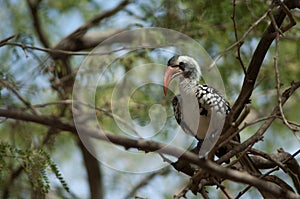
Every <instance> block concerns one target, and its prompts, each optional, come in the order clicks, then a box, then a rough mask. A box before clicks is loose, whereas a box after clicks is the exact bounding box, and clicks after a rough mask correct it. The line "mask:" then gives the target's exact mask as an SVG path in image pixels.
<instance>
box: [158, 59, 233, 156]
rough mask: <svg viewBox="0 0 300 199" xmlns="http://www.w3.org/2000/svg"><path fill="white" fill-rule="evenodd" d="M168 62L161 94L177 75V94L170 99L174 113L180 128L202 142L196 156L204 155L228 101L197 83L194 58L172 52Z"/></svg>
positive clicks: (197, 68)
mask: <svg viewBox="0 0 300 199" xmlns="http://www.w3.org/2000/svg"><path fill="white" fill-rule="evenodd" d="M167 65H168V66H167V70H166V72H165V75H164V94H165V95H166V94H167V91H168V87H169V84H170V82H171V81H172V80H173V79H176V78H179V85H178V86H179V94H178V95H175V97H174V98H173V99H172V106H173V111H174V116H175V119H176V121H177V123H178V124H179V125H180V126H181V128H182V130H183V131H184V132H185V133H187V134H190V135H192V136H194V137H195V138H196V139H197V140H198V141H199V143H200V145H202V146H201V148H200V152H199V157H200V158H204V157H205V156H207V155H208V153H209V152H210V150H211V149H212V148H213V146H214V145H215V144H216V142H217V139H218V137H219V135H220V134H221V131H222V128H223V125H224V122H225V118H226V116H227V115H228V114H229V113H230V104H229V103H228V101H226V99H225V98H224V97H223V95H222V94H221V93H220V92H219V91H218V90H216V89H215V88H213V87H211V86H209V85H207V84H200V83H199V80H200V77H201V76H202V73H201V68H200V66H199V64H198V63H197V61H196V60H195V59H194V58H192V57H190V56H187V55H175V56H173V57H171V58H170V59H169V61H168V64H167ZM201 149H203V150H201Z"/></svg>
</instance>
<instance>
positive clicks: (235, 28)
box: [231, 0, 246, 74]
mask: <svg viewBox="0 0 300 199" xmlns="http://www.w3.org/2000/svg"><path fill="white" fill-rule="evenodd" d="M235 15H236V0H233V1H232V15H231V19H232V23H233V29H234V37H235V40H236V41H238V40H239V38H238V34H237V25H236V21H235ZM242 45H243V42H241V43H239V44H238V45H237V57H236V58H237V60H238V61H239V62H240V64H241V66H242V69H243V71H244V74H246V68H245V65H244V63H243V60H242V57H241V47H242Z"/></svg>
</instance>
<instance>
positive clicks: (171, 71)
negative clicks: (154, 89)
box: [164, 66, 181, 95]
mask: <svg viewBox="0 0 300 199" xmlns="http://www.w3.org/2000/svg"><path fill="white" fill-rule="evenodd" d="M180 73H181V70H180V69H179V68H178V67H171V66H168V68H167V70H166V72H165V76H164V94H165V95H166V94H167V91H168V87H169V84H170V82H171V80H172V79H174V78H175V77H177V76H178V75H179V74H180Z"/></svg>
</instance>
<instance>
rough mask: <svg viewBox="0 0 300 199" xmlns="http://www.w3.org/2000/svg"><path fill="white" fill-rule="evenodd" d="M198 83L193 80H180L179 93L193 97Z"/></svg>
mask: <svg viewBox="0 0 300 199" xmlns="http://www.w3.org/2000/svg"><path fill="white" fill-rule="evenodd" d="M197 85H198V81H197V80H195V79H189V78H181V79H180V81H179V92H180V94H185V95H190V94H192V95H195V93H196V89H197Z"/></svg>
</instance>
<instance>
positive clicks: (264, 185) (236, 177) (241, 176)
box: [0, 109, 300, 198]
mask: <svg viewBox="0 0 300 199" xmlns="http://www.w3.org/2000/svg"><path fill="white" fill-rule="evenodd" d="M0 116H2V117H9V118H14V119H19V120H23V121H31V122H36V123H39V124H43V125H47V126H53V127H56V128H60V129H61V130H66V131H70V132H73V133H75V132H76V128H75V127H74V126H72V125H70V124H66V123H63V122H61V121H60V120H57V119H56V118H53V117H48V116H35V115H32V114H28V113H23V112H20V111H15V110H6V109H0ZM77 129H78V130H79V131H80V132H82V133H85V135H87V136H90V137H93V138H96V139H99V140H103V141H106V142H110V143H113V144H117V145H120V146H124V147H125V148H126V149H129V148H136V149H139V150H143V151H146V152H159V153H165V154H168V155H171V156H174V157H177V158H179V157H180V158H182V159H183V160H185V161H188V162H190V163H192V164H195V165H197V166H199V167H200V168H201V169H204V170H205V171H207V172H209V173H210V174H211V175H213V176H217V177H222V178H226V179H229V180H233V181H236V182H241V183H246V184H249V185H252V186H254V187H256V188H258V189H260V190H262V191H266V192H268V193H270V194H272V195H273V196H274V197H283V198H300V196H298V195H296V194H295V193H292V192H291V191H288V190H283V189H282V188H280V187H277V186H276V185H274V184H272V183H270V182H266V181H264V180H260V179H258V178H256V177H254V176H251V175H250V174H248V173H245V172H240V171H236V170H232V169H228V168H225V167H222V166H220V165H217V164H216V163H214V162H212V161H210V160H203V159H199V158H198V156H197V155H196V154H194V153H192V152H189V151H186V150H183V149H180V148H177V147H173V146H169V145H166V144H163V143H160V142H154V141H147V140H143V139H138V140H135V139H130V138H127V137H123V136H118V135H116V134H113V133H104V132H103V131H101V130H99V129H91V128H89V127H87V126H77Z"/></svg>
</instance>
